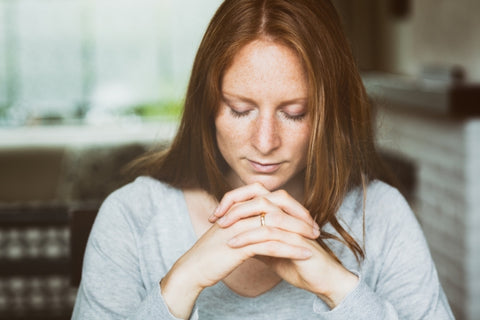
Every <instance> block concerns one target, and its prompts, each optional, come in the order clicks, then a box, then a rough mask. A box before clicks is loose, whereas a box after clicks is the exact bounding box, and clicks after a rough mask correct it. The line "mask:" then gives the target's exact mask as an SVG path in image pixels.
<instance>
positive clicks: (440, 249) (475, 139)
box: [377, 108, 480, 320]
mask: <svg viewBox="0 0 480 320" xmlns="http://www.w3.org/2000/svg"><path fill="white" fill-rule="evenodd" d="M377 120H378V134H377V135H378V145H379V147H380V148H381V149H382V150H383V151H385V152H388V153H391V154H394V155H397V156H398V157H401V158H403V159H404V160H407V161H411V162H413V163H414V165H415V167H416V181H417V185H416V189H415V195H414V198H413V200H412V206H413V207H414V210H415V212H416V214H417V217H418V219H419V221H420V223H421V224H422V227H423V230H424V232H425V236H426V238H427V241H428V243H429V246H430V249H431V253H432V256H433V259H434V261H435V263H436V266H437V269H438V273H439V276H440V280H441V282H442V285H443V287H444V289H445V292H446V294H447V296H448V299H449V301H450V304H451V307H452V309H453V311H454V313H455V316H456V318H457V319H467V320H473V319H480V304H478V301H480V278H479V277H478V276H477V273H478V271H479V270H480V181H479V178H480V120H454V119H448V118H446V117H439V116H431V115H425V114H414V113H412V112H406V111H401V110H400V109H389V108H380V110H379V113H378V118H377Z"/></svg>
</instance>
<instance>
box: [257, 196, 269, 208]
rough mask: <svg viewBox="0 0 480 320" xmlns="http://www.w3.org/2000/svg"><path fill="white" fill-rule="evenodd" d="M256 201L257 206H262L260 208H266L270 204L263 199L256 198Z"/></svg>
mask: <svg viewBox="0 0 480 320" xmlns="http://www.w3.org/2000/svg"><path fill="white" fill-rule="evenodd" d="M257 199H258V200H257V201H258V204H259V205H260V206H262V207H263V206H268V205H269V204H270V201H269V200H268V199H267V198H265V197H258V198H257Z"/></svg>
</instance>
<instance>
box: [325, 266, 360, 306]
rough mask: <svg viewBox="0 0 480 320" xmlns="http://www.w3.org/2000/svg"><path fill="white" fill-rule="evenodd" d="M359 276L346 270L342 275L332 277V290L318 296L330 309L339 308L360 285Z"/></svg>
mask: <svg viewBox="0 0 480 320" xmlns="http://www.w3.org/2000/svg"><path fill="white" fill-rule="evenodd" d="M359 281H360V280H359V278H358V276H356V275H355V274H353V273H351V272H350V271H348V270H346V269H344V272H341V273H340V275H338V276H334V277H332V281H331V283H332V285H331V286H330V289H328V290H326V291H324V292H322V293H320V294H317V296H318V297H319V298H320V299H322V300H323V301H324V302H325V303H326V304H327V305H328V306H329V307H330V309H334V308H335V307H337V306H338V305H339V304H340V303H341V302H342V301H343V300H344V299H345V298H346V297H347V295H349V294H350V293H351V292H352V291H353V290H354V289H355V288H356V287H357V285H358V282H359Z"/></svg>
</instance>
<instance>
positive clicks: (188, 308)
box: [159, 266, 203, 319]
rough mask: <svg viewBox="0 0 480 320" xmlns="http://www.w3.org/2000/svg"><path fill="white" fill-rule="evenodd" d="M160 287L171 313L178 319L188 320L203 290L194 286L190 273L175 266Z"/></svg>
mask: <svg viewBox="0 0 480 320" xmlns="http://www.w3.org/2000/svg"><path fill="white" fill-rule="evenodd" d="M159 285H160V289H161V292H162V297H163V300H164V301H165V303H166V305H167V307H168V309H169V311H170V313H171V314H172V315H174V316H175V317H177V318H180V319H188V318H189V317H190V314H191V313H192V310H193V307H194V305H195V301H196V300H197V298H198V296H199V294H200V292H201V291H202V290H203V288H201V287H200V286H196V285H194V284H193V283H192V280H191V278H190V277H189V276H188V273H186V272H182V271H181V270H178V269H176V268H175V266H174V267H172V269H170V271H169V272H168V273H167V274H166V275H165V277H164V278H163V279H162V280H161V281H160V283H159Z"/></svg>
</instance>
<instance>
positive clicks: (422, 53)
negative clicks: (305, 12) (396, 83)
mask: <svg viewBox="0 0 480 320" xmlns="http://www.w3.org/2000/svg"><path fill="white" fill-rule="evenodd" d="M333 2H334V3H335V5H336V6H337V8H338V9H339V11H340V14H341V16H342V17H343V20H344V24H345V29H346V31H347V33H348V35H349V38H350V40H351V42H352V47H353V50H354V52H355V55H356V56H357V58H358V61H359V65H360V67H361V68H362V69H364V70H365V69H367V70H368V69H376V70H382V71H387V72H393V73H400V74H407V75H418V74H420V72H421V70H422V68H423V66H425V65H427V66H428V65H432V64H435V65H442V66H446V67H449V66H452V65H460V66H462V67H463V68H464V69H465V70H466V72H467V76H468V78H469V79H470V80H472V81H480V58H479V57H480V35H479V32H480V20H479V19H478V17H477V16H478V13H479V12H480V1H478V0H456V1H451V0H403V1H401V0H355V1H353V0H334V1H333ZM395 3H397V5H398V3H403V5H400V7H402V6H404V7H405V8H407V12H406V13H404V14H398V12H397V13H396V12H395Z"/></svg>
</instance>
